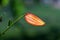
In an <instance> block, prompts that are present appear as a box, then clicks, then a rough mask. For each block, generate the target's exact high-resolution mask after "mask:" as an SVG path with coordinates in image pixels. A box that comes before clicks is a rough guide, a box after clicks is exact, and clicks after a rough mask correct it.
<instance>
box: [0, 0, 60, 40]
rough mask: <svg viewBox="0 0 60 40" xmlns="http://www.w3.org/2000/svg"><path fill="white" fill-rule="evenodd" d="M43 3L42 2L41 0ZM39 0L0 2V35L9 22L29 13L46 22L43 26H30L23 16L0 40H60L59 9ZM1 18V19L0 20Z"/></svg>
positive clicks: (6, 0)
mask: <svg viewBox="0 0 60 40" xmlns="http://www.w3.org/2000/svg"><path fill="white" fill-rule="evenodd" d="M43 1H44V0H43ZM43 1H41V0H1V1H0V20H2V21H0V33H1V32H3V31H4V30H5V29H6V28H8V27H7V26H8V22H9V20H11V21H14V20H15V19H16V18H18V17H19V16H21V15H24V14H25V13H27V12H31V13H33V14H35V15H37V16H39V17H40V18H41V19H43V20H44V21H45V22H46V25H45V26H32V25H30V24H28V23H27V22H26V21H25V19H24V16H23V17H22V18H21V19H20V20H19V21H18V22H16V23H15V24H14V25H13V26H12V27H11V28H10V29H9V30H8V31H7V32H6V33H5V34H4V35H3V36H2V37H0V40H60V9H55V8H54V7H53V6H52V5H51V4H48V3H47V4H45V3H44V2H43ZM1 17H2V19H1Z"/></svg>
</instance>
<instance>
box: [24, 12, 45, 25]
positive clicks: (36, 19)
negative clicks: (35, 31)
mask: <svg viewBox="0 0 60 40" xmlns="http://www.w3.org/2000/svg"><path fill="white" fill-rule="evenodd" d="M25 20H26V21H27V22H28V23H29V24H32V25H34V26H43V25H45V22H44V21H43V20H42V19H41V18H39V17H37V16H36V15H34V14H32V13H30V12H29V13H27V14H26V15H25Z"/></svg>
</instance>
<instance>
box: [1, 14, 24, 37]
mask: <svg viewBox="0 0 60 40" xmlns="http://www.w3.org/2000/svg"><path fill="white" fill-rule="evenodd" d="M23 16H24V15H22V16H19V17H18V18H17V19H16V20H15V21H13V22H12V23H11V24H10V26H7V27H8V28H7V29H5V30H4V31H3V32H2V33H1V36H2V35H4V34H5V33H6V32H7V31H8V30H9V29H10V28H11V27H12V26H13V25H14V24H15V23H16V22H17V21H19V20H20V19H21V18H22V17H23Z"/></svg>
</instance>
